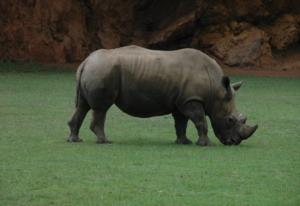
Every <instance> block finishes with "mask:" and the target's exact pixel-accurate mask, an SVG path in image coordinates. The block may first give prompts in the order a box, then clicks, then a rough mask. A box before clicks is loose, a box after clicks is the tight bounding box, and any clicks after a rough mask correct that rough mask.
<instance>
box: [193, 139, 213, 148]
mask: <svg viewBox="0 0 300 206" xmlns="http://www.w3.org/2000/svg"><path fill="white" fill-rule="evenodd" d="M196 144H197V145H199V146H202V147H205V146H211V142H210V141H209V139H199V140H198V141H197V142H196Z"/></svg>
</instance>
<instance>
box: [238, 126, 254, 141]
mask: <svg viewBox="0 0 300 206" xmlns="http://www.w3.org/2000/svg"><path fill="white" fill-rule="evenodd" d="M257 127H258V126H257V124H256V125H254V126H248V125H244V126H243V127H242V129H241V131H240V136H241V139H243V140H245V139H248V138H249V137H250V136H251V135H252V134H253V133H254V132H255V131H256V129H257Z"/></svg>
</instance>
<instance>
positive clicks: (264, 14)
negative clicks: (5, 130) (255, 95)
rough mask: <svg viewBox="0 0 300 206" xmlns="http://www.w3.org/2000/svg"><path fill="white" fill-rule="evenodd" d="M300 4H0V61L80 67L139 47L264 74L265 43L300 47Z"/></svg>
mask: <svg viewBox="0 0 300 206" xmlns="http://www.w3.org/2000/svg"><path fill="white" fill-rule="evenodd" d="M298 4H299V0H274V1H266V0H252V1H244V0H233V1H229V0H214V1H205V0H184V1H182V0H163V1H162V0H124V1H120V0H99V1H94V0H59V1H45V0H22V1H19V0H5V1H0V13H1V15H0V28H1V33H0V44H1V47H0V58H7V59H21V60H34V61H42V62H59V63H64V62H78V61H81V60H82V59H83V58H84V57H85V56H86V55H88V54H89V53H90V52H91V51H93V50H95V49H99V48H115V47H119V46H124V45H128V44H138V45H141V46H146V47H150V48H156V49H178V48H183V47H195V48H199V49H202V50H204V51H206V52H210V54H211V55H213V56H215V57H217V58H219V59H220V60H221V61H223V62H224V63H226V64H227V65H230V66H236V65H239V66H249V65H252V66H263V65H264V64H266V63H268V62H269V60H270V59H271V58H272V54H271V49H270V46H269V44H270V43H271V45H272V47H273V48H275V49H277V50H281V49H286V48H290V47H292V46H296V45H297V44H299V23H300V21H299V19H300V18H299V13H300V7H299V6H298ZM266 25H267V26H266ZM264 31H266V33H265V32H264ZM268 36H271V38H269V37H268Z"/></svg>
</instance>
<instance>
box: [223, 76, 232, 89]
mask: <svg viewBox="0 0 300 206" xmlns="http://www.w3.org/2000/svg"><path fill="white" fill-rule="evenodd" d="M222 84H223V86H224V87H225V88H226V90H229V89H230V80H229V77H227V76H224V77H223V78H222Z"/></svg>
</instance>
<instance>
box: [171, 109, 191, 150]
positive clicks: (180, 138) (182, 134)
mask: <svg viewBox="0 0 300 206" xmlns="http://www.w3.org/2000/svg"><path fill="white" fill-rule="evenodd" d="M172 115H173V118H174V121H175V130H176V136H177V139H176V141H175V143H176V144H191V143H192V141H191V140H189V139H188V138H187V137H186V127H187V122H188V118H187V117H185V116H184V115H183V114H181V113H180V112H179V111H176V112H174V113H172Z"/></svg>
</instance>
